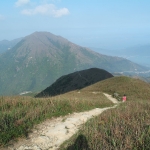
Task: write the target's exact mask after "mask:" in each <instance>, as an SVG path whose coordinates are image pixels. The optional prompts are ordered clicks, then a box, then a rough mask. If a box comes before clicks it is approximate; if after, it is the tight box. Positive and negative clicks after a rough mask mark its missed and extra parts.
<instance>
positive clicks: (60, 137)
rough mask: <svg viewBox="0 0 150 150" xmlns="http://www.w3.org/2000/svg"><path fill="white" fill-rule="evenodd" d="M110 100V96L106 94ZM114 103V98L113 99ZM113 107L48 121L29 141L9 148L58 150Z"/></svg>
mask: <svg viewBox="0 0 150 150" xmlns="http://www.w3.org/2000/svg"><path fill="white" fill-rule="evenodd" d="M105 96H107V97H108V98H109V99H111V97H109V95H108V94H105ZM111 100H113V102H114V103H116V101H114V98H113V99H111ZM116 106H117V105H115V106H113V107H107V108H96V109H93V110H90V111H87V112H80V113H73V114H71V115H68V116H65V117H59V118H56V119H53V120H46V121H45V122H43V123H42V124H40V125H38V126H37V127H36V128H35V129H34V130H33V132H32V133H30V134H29V137H28V139H24V140H22V141H19V142H18V143H16V144H14V145H12V146H11V147H8V149H9V150H57V149H58V148H59V146H60V145H61V144H62V143H63V142H64V141H66V140H68V139H69V138H70V137H71V136H72V135H73V134H75V133H76V132H77V131H78V130H79V127H80V126H81V125H82V124H84V123H85V122H86V121H87V120H88V119H90V118H92V117H94V116H97V115H99V114H101V113H102V112H103V111H105V110H107V109H111V108H115V107H116Z"/></svg>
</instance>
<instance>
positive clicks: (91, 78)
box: [35, 68, 113, 97]
mask: <svg viewBox="0 0 150 150" xmlns="http://www.w3.org/2000/svg"><path fill="white" fill-rule="evenodd" d="M111 77H113V75H112V74H110V73H109V72H107V71H105V70H103V69H98V68H91V69H87V70H83V71H77V72H74V73H71V74H68V75H64V76H62V77H60V78H59V79H58V80H56V82H54V83H53V84H52V85H51V86H49V87H48V88H46V89H45V90H43V91H42V92H40V93H39V94H37V95H36V96H35V97H48V96H56V95H60V94H64V93H67V92H70V91H74V90H80V89H82V88H85V87H87V86H90V85H92V84H95V83H96V82H99V81H102V80H104V79H108V78H111Z"/></svg>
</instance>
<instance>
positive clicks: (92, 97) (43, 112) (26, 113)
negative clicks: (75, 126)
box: [0, 92, 113, 146]
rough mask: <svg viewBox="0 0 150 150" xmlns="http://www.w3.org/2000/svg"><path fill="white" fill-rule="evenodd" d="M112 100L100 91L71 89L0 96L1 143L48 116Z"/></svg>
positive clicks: (83, 109) (79, 109) (108, 103)
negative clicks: (40, 95)
mask: <svg viewBox="0 0 150 150" xmlns="http://www.w3.org/2000/svg"><path fill="white" fill-rule="evenodd" d="M112 105H113V104H112V103H111V102H110V101H109V100H107V99H106V97H105V96H104V95H103V94H102V93H99V94H91V93H86V92H84V93H78V92H70V93H68V94H64V95H60V96H56V97H51V98H41V99H38V98H36V99H35V98H31V97H21V96H16V97H0V146H2V145H5V144H6V143H8V142H9V141H10V140H12V139H15V138H17V137H25V136H27V135H28V133H29V132H30V130H31V129H32V127H33V126H34V125H35V124H37V123H40V122H42V121H44V120H46V119H47V118H51V117H58V116H64V115H67V114H68V113H72V112H80V111H86V110H90V109H93V108H96V107H107V106H112Z"/></svg>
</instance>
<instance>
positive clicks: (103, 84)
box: [82, 76, 150, 101]
mask: <svg viewBox="0 0 150 150" xmlns="http://www.w3.org/2000/svg"><path fill="white" fill-rule="evenodd" d="M82 91H89V92H93V91H95V92H99V91H100V92H106V93H109V94H111V95H112V94H113V93H114V92H117V93H119V94H120V95H121V96H123V95H124V94H126V95H127V99H128V100H134V101H136V100H138V99H139V100H149V97H150V84H149V83H146V82H144V81H142V80H140V79H136V78H130V77H126V76H119V77H113V78H110V79H106V80H104V81H100V82H97V83H95V84H93V85H92V86H89V87H86V88H84V89H82Z"/></svg>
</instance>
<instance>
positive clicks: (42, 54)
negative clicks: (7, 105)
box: [0, 32, 147, 95]
mask: <svg viewBox="0 0 150 150" xmlns="http://www.w3.org/2000/svg"><path fill="white" fill-rule="evenodd" d="M89 68H101V69H104V70H107V71H108V72H111V73H113V72H123V71H131V72H135V70H136V71H145V70H146V69H147V68H146V67H143V66H140V65H138V64H135V63H133V62H131V61H129V60H127V59H124V58H120V57H111V56H106V55H102V54H99V53H97V52H94V51H92V50H90V49H88V48H85V47H81V46H79V45H76V44H74V43H72V42H70V41H68V40H67V39H65V38H63V37H61V36H56V35H54V34H51V33H49V32H35V33H33V34H31V35H28V36H26V37H24V38H22V39H21V40H19V42H16V44H14V46H13V47H11V48H10V49H9V50H6V51H5V52H3V53H2V54H1V55H0V95H11V94H19V93H22V92H24V91H36V92H37V91H41V90H43V89H45V88H46V87H48V86H49V85H51V84H52V83H53V82H54V81H56V79H58V78H59V77H61V76H62V75H66V74H69V73H72V72H75V71H80V70H84V69H89Z"/></svg>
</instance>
